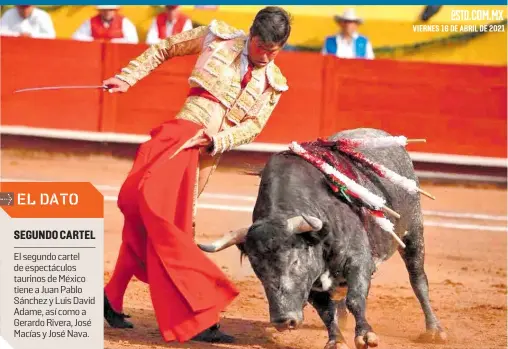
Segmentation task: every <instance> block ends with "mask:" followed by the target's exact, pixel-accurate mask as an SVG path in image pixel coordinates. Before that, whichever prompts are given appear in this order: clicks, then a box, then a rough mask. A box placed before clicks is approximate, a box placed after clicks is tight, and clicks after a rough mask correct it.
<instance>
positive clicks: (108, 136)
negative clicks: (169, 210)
mask: <svg viewBox="0 0 508 349" xmlns="http://www.w3.org/2000/svg"><path fill="white" fill-rule="evenodd" d="M2 134H5V135H15V136H31V137H43V138H55V139H68V140H78V141H89V142H106V143H130V144H140V143H143V142H145V141H147V140H148V139H150V136H148V135H136V134H127V133H112V132H93V131H75V130H64V129H52V128H39V127H27V126H0V135H2ZM288 145H289V144H288ZM288 145H285V144H275V143H251V144H245V145H242V146H240V147H238V148H237V149H236V150H240V151H247V152H262V153H275V152H279V151H283V150H287V149H288ZM409 155H410V156H411V158H412V159H413V161H417V162H426V163H436V164H450V165H466V166H480V167H500V168H507V167H508V159H506V158H494V157H483V156H466V155H451V154H438V153H432V154H431V153H421V152H411V151H410V152H409Z"/></svg>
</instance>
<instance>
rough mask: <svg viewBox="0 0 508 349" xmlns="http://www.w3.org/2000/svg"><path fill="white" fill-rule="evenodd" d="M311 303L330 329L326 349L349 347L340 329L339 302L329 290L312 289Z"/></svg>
mask: <svg viewBox="0 0 508 349" xmlns="http://www.w3.org/2000/svg"><path fill="white" fill-rule="evenodd" d="M309 303H310V304H312V306H313V307H314V308H315V309H316V311H317V312H318V314H319V317H321V320H323V323H324V324H325V326H326V329H327V330H328V343H326V346H325V349H349V347H348V346H347V345H346V341H345V339H344V336H343V335H342V333H341V332H340V329H339V321H338V318H337V316H338V314H337V302H335V301H334V300H333V299H332V298H331V295H330V294H329V293H328V292H316V291H311V292H310V295H309Z"/></svg>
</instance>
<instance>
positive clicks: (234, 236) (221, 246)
mask: <svg viewBox="0 0 508 349" xmlns="http://www.w3.org/2000/svg"><path fill="white" fill-rule="evenodd" d="M248 231H249V228H242V229H238V230H235V231H232V232H230V233H228V234H226V235H224V236H223V237H221V238H220V239H219V240H216V241H214V242H212V243H211V244H198V247H199V248H200V249H202V250H203V251H205V252H210V253H214V252H219V251H222V250H225V249H226V248H228V247H230V246H233V245H236V244H240V243H242V242H244V241H245V237H246V236H247V232H248Z"/></svg>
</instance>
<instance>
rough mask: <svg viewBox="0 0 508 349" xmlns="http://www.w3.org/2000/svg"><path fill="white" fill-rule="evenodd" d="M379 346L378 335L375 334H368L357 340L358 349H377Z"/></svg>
mask: <svg viewBox="0 0 508 349" xmlns="http://www.w3.org/2000/svg"><path fill="white" fill-rule="evenodd" d="M377 346H378V339H377V335H376V334H375V333H374V332H367V333H366V334H365V335H363V336H358V337H356V338H355V347H356V349H367V348H375V347H377Z"/></svg>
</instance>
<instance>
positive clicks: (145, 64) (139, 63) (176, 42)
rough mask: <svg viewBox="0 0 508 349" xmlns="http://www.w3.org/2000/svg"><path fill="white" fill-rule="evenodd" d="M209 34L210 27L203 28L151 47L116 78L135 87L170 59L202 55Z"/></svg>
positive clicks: (170, 38) (169, 38)
mask: <svg viewBox="0 0 508 349" xmlns="http://www.w3.org/2000/svg"><path fill="white" fill-rule="evenodd" d="M208 33H209V27H208V26H201V27H197V28H195V29H192V30H188V31H185V32H182V33H179V34H175V35H172V36H170V37H168V38H166V39H164V40H162V41H160V42H159V43H157V44H155V45H152V46H150V48H148V49H147V50H146V51H145V52H143V53H142V54H141V55H140V56H138V57H137V58H135V59H133V60H132V61H130V62H129V64H128V65H127V66H126V67H125V68H123V69H122V71H121V73H120V74H117V75H116V77H117V78H118V79H120V80H123V81H125V82H126V83H128V84H129V85H130V86H133V85H134V84H135V83H137V82H138V81H139V80H141V79H143V78H144V77H146V76H147V75H148V74H150V72H151V71H152V70H154V69H155V68H157V67H158V66H159V65H160V64H161V63H163V62H165V61H166V60H168V59H171V58H173V57H177V56H186V55H194V54H198V53H200V52H201V50H202V49H203V45H204V43H205V38H206V36H207V34H208Z"/></svg>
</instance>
